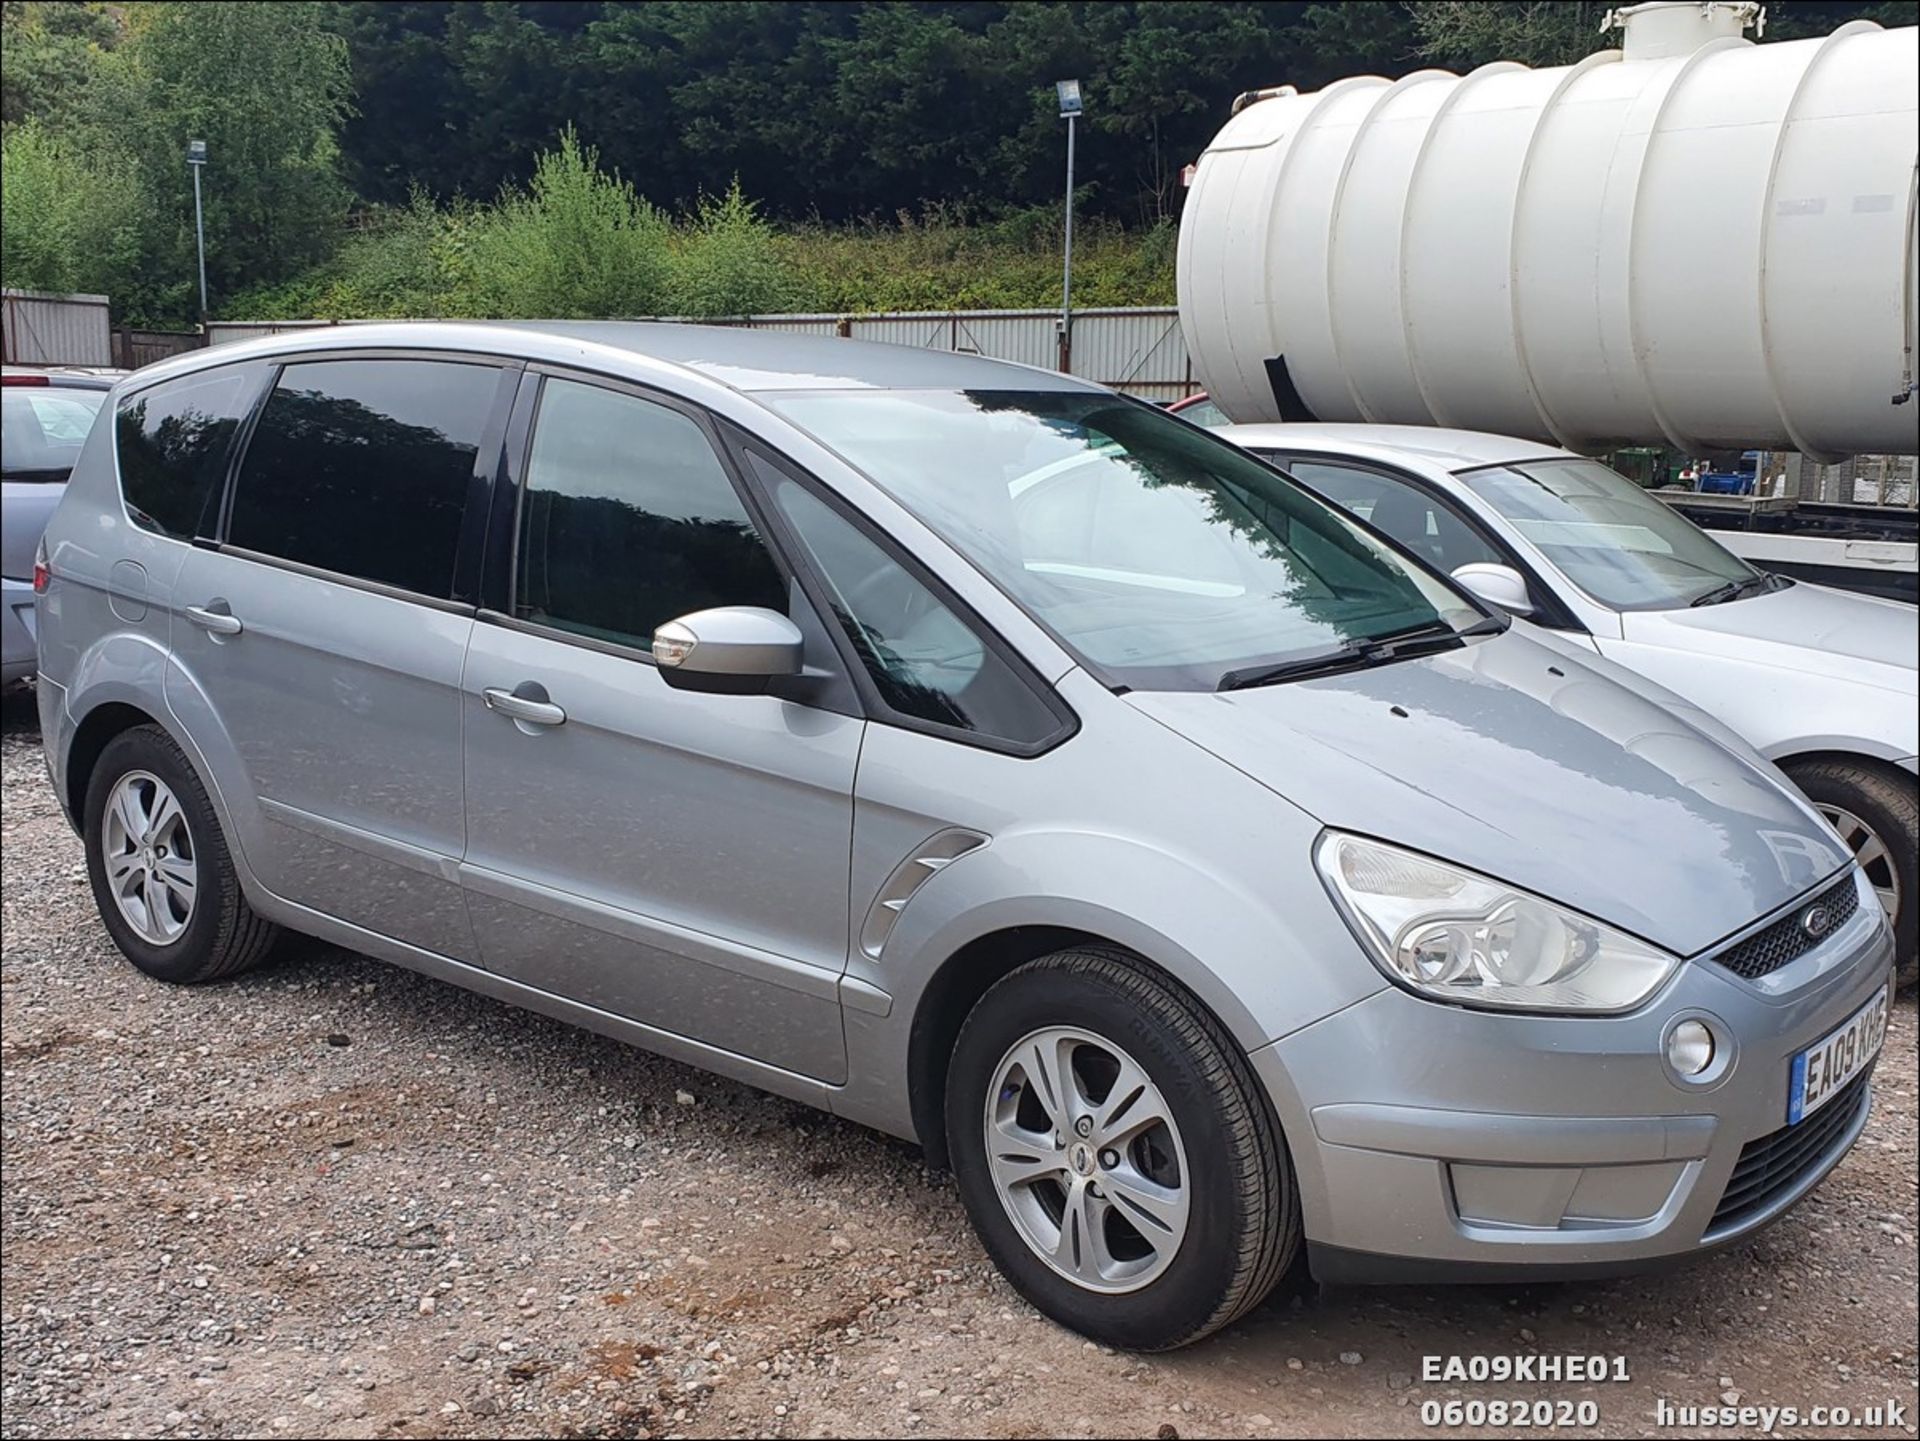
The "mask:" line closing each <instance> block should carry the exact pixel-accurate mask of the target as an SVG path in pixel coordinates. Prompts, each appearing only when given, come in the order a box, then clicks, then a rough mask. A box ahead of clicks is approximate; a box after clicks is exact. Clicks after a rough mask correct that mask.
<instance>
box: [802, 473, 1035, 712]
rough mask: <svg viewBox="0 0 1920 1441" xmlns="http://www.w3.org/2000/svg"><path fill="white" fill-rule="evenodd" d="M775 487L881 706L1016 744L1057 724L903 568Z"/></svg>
mask: <svg viewBox="0 0 1920 1441" xmlns="http://www.w3.org/2000/svg"><path fill="white" fill-rule="evenodd" d="M774 494H775V495H776V497H777V498H778V501H779V505H780V510H781V513H782V514H783V515H785V516H786V518H787V521H788V523H789V524H790V525H792V527H793V529H794V532H795V533H796V534H797V535H798V536H799V537H800V543H801V544H802V545H804V546H805V547H806V549H807V553H808V554H809V555H810V556H811V557H812V558H813V562H814V565H815V567H816V568H817V569H818V571H819V572H820V575H821V577H822V579H824V580H825V582H826V585H827V591H828V594H829V596H830V597H831V601H832V605H833V613H834V617H835V618H836V619H837V620H838V621H839V622H840V625H841V628H842V629H844V630H845V631H846V633H847V636H848V638H849V639H850V640H851V641H852V642H853V648H854V650H855V651H857V652H858V653H859V656H860V660H861V662H862V664H864V665H865V666H866V669H867V674H869V675H870V676H872V677H873V683H874V686H875V688H876V689H878V690H879V692H880V698H881V699H882V700H883V701H885V702H886V703H887V705H889V706H891V707H892V708H893V709H894V710H896V711H898V712H900V714H902V715H906V716H912V717H913V718H914V719H916V720H923V721H930V722H932V723H933V724H935V725H943V726H952V727H953V728H954V729H956V730H964V731H973V732H975V733H977V734H980V735H986V736H994V737H997V738H999V739H1001V740H1007V741H1012V742H1014V743H1016V744H1019V745H1037V744H1039V743H1041V742H1043V741H1046V740H1048V739H1050V738H1052V737H1053V736H1054V735H1056V734H1057V733H1058V732H1059V731H1060V728H1061V720H1060V717H1059V716H1058V715H1056V714H1055V713H1054V711H1053V710H1052V709H1051V708H1050V707H1049V706H1048V705H1047V703H1046V702H1045V701H1044V700H1043V699H1041V697H1040V696H1039V695H1038V694H1036V693H1035V691H1034V690H1033V688H1032V687H1031V686H1030V685H1028V684H1027V682H1026V680H1025V679H1024V678H1023V677H1022V676H1021V675H1020V673H1019V672H1018V671H1016V670H1015V669H1014V668H1013V667H1012V666H1010V665H1009V664H1007V662H1006V661H1004V660H1002V659H1001V658H1000V656H999V655H997V654H996V653H995V652H994V651H993V650H992V648H991V647H989V646H988V645H987V643H986V642H985V641H984V640H983V639H982V638H981V637H980V635H979V634H978V633H977V632H976V631H975V630H974V629H973V628H972V626H970V625H969V624H968V623H967V622H966V621H965V620H962V619H961V618H960V617H959V616H957V615H955V614H954V613H953V611H951V610H950V609H948V608H947V606H945V605H944V604H942V603H941V601H940V599H939V597H937V596H936V595H935V594H934V593H933V592H932V591H931V590H929V589H928V588H927V587H926V586H925V585H924V584H922V583H921V582H920V581H919V580H918V579H917V578H916V577H915V576H914V575H913V573H912V572H911V571H909V570H907V568H906V567H905V566H903V565H901V564H900V563H899V562H898V561H896V560H894V559H893V558H892V557H891V556H889V555H888V554H887V553H886V551H884V550H882V549H881V548H880V547H879V546H878V545H876V544H875V543H874V542H873V541H872V540H871V539H869V538H868V537H867V536H866V535H865V534H863V533H862V532H861V531H860V530H859V529H858V528H857V527H856V526H854V525H853V524H851V523H850V522H849V521H848V520H847V519H846V518H845V517H844V516H842V515H840V514H839V513H838V512H837V511H835V510H834V509H832V507H830V506H828V505H827V504H826V503H825V502H824V501H822V500H821V499H820V498H819V497H817V496H816V495H814V494H813V493H812V492H811V491H809V490H806V489H805V488H804V487H802V486H798V485H795V484H794V483H793V482H792V481H790V480H785V479H782V480H780V481H779V482H778V484H777V486H776V488H775V491H774Z"/></svg>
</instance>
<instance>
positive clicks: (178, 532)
mask: <svg viewBox="0 0 1920 1441" xmlns="http://www.w3.org/2000/svg"><path fill="white" fill-rule="evenodd" d="M268 373H269V367H267V366H265V365H262V364H259V363H257V362H255V363H250V364H246V365H223V366H221V367H219V368H218V369H216V370H204V371H196V372H195V373H194V374H192V375H184V376H182V377H180V379H178V380H168V381H163V382H161V383H160V384H159V385H154V386H149V387H148V388H147V389H145V390H140V391H136V392H135V393H134V394H132V395H128V396H125V397H123V398H122V399H121V401H120V403H119V405H118V407H117V408H116V410H115V413H114V439H115V442H116V446H117V449H118V451H119V457H120V493H121V496H122V498H123V499H124V500H125V501H126V503H127V514H128V515H129V516H131V517H132V518H133V523H134V524H135V525H137V526H139V527H140V528H141V529H143V530H150V531H153V532H154V533H155V534H156V535H164V536H169V537H171V538H172V539H174V540H192V539H193V538H194V537H195V536H196V535H211V534H212V533H213V526H214V522H215V520H216V518H217V512H218V510H219V506H220V491H221V487H222V482H223V481H224V480H225V479H226V473H227V461H228V459H229V457H230V456H231V455H232V453H233V438H234V436H235V434H236V433H237V432H238V431H239V429H240V423H241V421H243V420H244V419H245V418H246V417H247V414H248V413H249V412H250V411H251V410H252V409H253V403H254V399H255V397H257V396H258V395H259V393H260V388H261V386H263V385H265V384H266V380H267V375H268Z"/></svg>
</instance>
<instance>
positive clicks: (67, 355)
mask: <svg viewBox="0 0 1920 1441" xmlns="http://www.w3.org/2000/svg"><path fill="white" fill-rule="evenodd" d="M0 321H4V323H3V324H0V359H4V360H5V361H6V362H7V363H8V364H11V365H112V364H113V322H112V320H111V318H110V316H109V313H108V304H107V297H106V296H104V295H50V294H48V293H46V292H44V291H39V290H4V291H0Z"/></svg>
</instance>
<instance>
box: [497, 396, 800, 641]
mask: <svg viewBox="0 0 1920 1441" xmlns="http://www.w3.org/2000/svg"><path fill="white" fill-rule="evenodd" d="M514 592H515V594H514V614H515V615H517V616H519V617H521V618H522V619H524V620H531V621H537V622H538V623H540V624H541V625H550V626H556V627H558V628H559V629H561V630H569V631H574V632H576V633H578V634H580V635H587V636H592V637H594V638H596V639H599V640H607V641H614V642H617V643H619V644H623V645H633V646H638V647H639V648H641V649H645V648H646V647H648V646H650V645H651V644H652V643H653V631H654V627H655V626H658V625H662V624H664V623H665V622H667V621H670V620H672V619H673V618H674V617H676V616H681V615H685V614H687V613H688V612H689V611H696V610H705V609H707V608H708V607H709V606H716V605H758V606H765V607H766V608H767V609H769V610H777V611H779V612H780V613H781V614H783V615H784V614H785V613H786V610H787V583H786V580H785V578H784V577H783V576H782V575H781V574H780V571H779V568H778V567H777V566H776V565H775V564H774V561H773V557H772V555H770V554H769V553H768V551H767V548H766V545H765V544H764V543H763V542H762V540H761V538H760V534H759V532H758V531H756V530H755V529H754V526H753V522H752V520H751V519H749V518H748V516H747V511H746V507H745V506H744V505H742V504H741V501H740V497H739V495H738V494H737V493H736V492H735V491H734V488H733V482H732V481H731V480H729V479H728V478H727V473H726V471H725V470H724V469H722V468H721V465H720V459H719V457H718V456H717V455H715V454H714V450H713V447H712V446H711V445H710V444H708V442H707V437H706V435H705V433H704V432H702V431H701V429H700V427H699V426H698V425H696V424H694V422H693V421H692V420H690V419H688V418H687V417H686V416H685V415H682V414H681V413H680V412H679V411H677V410H674V409H671V408H670V407H668V406H665V405H656V404H654V403H653V402H652V401H649V400H641V399H638V398H637V397H635V396H631V395H625V394H622V393H620V392H619V391H613V390H606V389H603V388H601V387H599V386H595V385H583V384H581V383H580V382H578V381H571V380H548V381H547V382H546V384H545V386H544V387H543V388H542V390H541V392H540V410H539V414H538V417H537V418H536V420H535V422H534V430H533V451H532V454H531V455H530V456H529V458H528V461H527V481H526V492H525V494H524V495H523V497H522V498H521V502H520V547H519V563H518V565H517V566H516V568H515V580H514Z"/></svg>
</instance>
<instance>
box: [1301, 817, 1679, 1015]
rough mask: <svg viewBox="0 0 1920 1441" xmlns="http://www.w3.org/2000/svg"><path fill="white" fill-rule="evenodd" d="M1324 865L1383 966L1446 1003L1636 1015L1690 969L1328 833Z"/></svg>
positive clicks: (1606, 929) (1571, 919) (1432, 866)
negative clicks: (1663, 987)
mask: <svg viewBox="0 0 1920 1441" xmlns="http://www.w3.org/2000/svg"><path fill="white" fill-rule="evenodd" d="M1314 861H1315V864H1317V865H1318V866H1319V867H1320V874H1321V875H1322V876H1323V877H1325V879H1326V882H1327V884H1328V886H1329V887H1330V888H1331V889H1332V891H1333V894H1334V897H1335V899H1336V900H1337V901H1338V902H1339V903H1340V906H1341V909H1342V910H1344V911H1345V912H1346V913H1347V918H1348V920H1349V921H1350V922H1351V923H1352V924H1353V927H1354V929H1355V930H1356V931H1358V932H1359V934H1360V939H1361V940H1362V941H1363V942H1364V943H1365V944H1366V947H1367V951H1368V953H1369V954H1371V955H1372V957H1373V959H1374V962H1375V964H1377V965H1378V966H1379V967H1380V969H1381V970H1383V971H1385V972H1386V973H1387V976H1388V977H1389V979H1391V980H1394V981H1397V982H1399V983H1400V984H1401V985H1403V986H1406V987H1407V988H1409V989H1410V990H1414V991H1417V992H1419V993H1420V994H1421V995H1424V996H1431V997H1433V998H1434V999H1435V1000H1437V1001H1452V1002H1455V1003H1457V1004H1460V1005H1466V1006H1484V1007H1498V1008H1506V1009H1515V1010H1525V1011H1625V1010H1630V1009H1632V1008H1633V1007H1634V1006H1637V1005H1639V1004H1640V1002H1642V1001H1644V1000H1645V999H1646V998H1647V997H1648V996H1650V995H1652V994H1653V993H1654V992H1655V991H1657V990H1659V989H1660V986H1661V984H1662V983H1663V982H1665V981H1666V979H1667V977H1668V976H1670V975H1672V974H1673V970H1674V967H1676V966H1677V965H1679V964H1680V962H1679V959H1678V958H1677V957H1675V956H1670V955H1668V954H1667V953H1666V952H1665V951H1662V950H1660V949H1658V948H1657V947H1654V946H1650V945H1648V944H1647V943H1646V942H1645V941H1639V940H1635V939H1634V938H1633V937H1632V936H1629V935H1627V934H1625V933H1624V932H1622V931H1616V930H1615V929H1614V928H1613V927H1612V926H1607V925H1602V924H1601V923H1600V922H1599V921H1596V920H1591V919H1589V918H1588V917H1586V916H1583V915H1580V914H1578V913H1577V912H1575V911H1570V910H1567V909H1566V908H1565V907H1563V906H1557V905H1555V904H1554V903H1553V902H1552V901H1545V900H1542V899H1541V898H1540V897H1538V896H1535V895H1529V894H1528V893H1527V892H1525V891H1522V890H1516V889H1515V888H1514V887H1512V886H1508V885H1503V884H1501V883H1500V882H1499V881H1495V880H1489V879H1488V878H1487V877H1485V876H1481V875H1475V874H1474V873H1473V872H1472V871H1463V870H1460V869H1458V868H1457V867H1455V866H1449V865H1446V864H1443V863H1442V862H1440V861H1436V860H1430V859H1429V858H1427V857H1426V856H1421V855H1415V854H1414V853H1413V852H1411V851H1403V850H1400V849H1399V848H1398V847H1395V846H1389V845H1383V844H1381V843H1380V842H1379V841H1368V840H1362V839H1360V837H1358V836H1349V835H1342V834H1341V833H1340V832H1338V831H1328V832H1326V833H1325V834H1324V835H1322V836H1321V837H1320V841H1319V844H1318V845H1317V846H1316V847H1315V848H1314Z"/></svg>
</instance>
